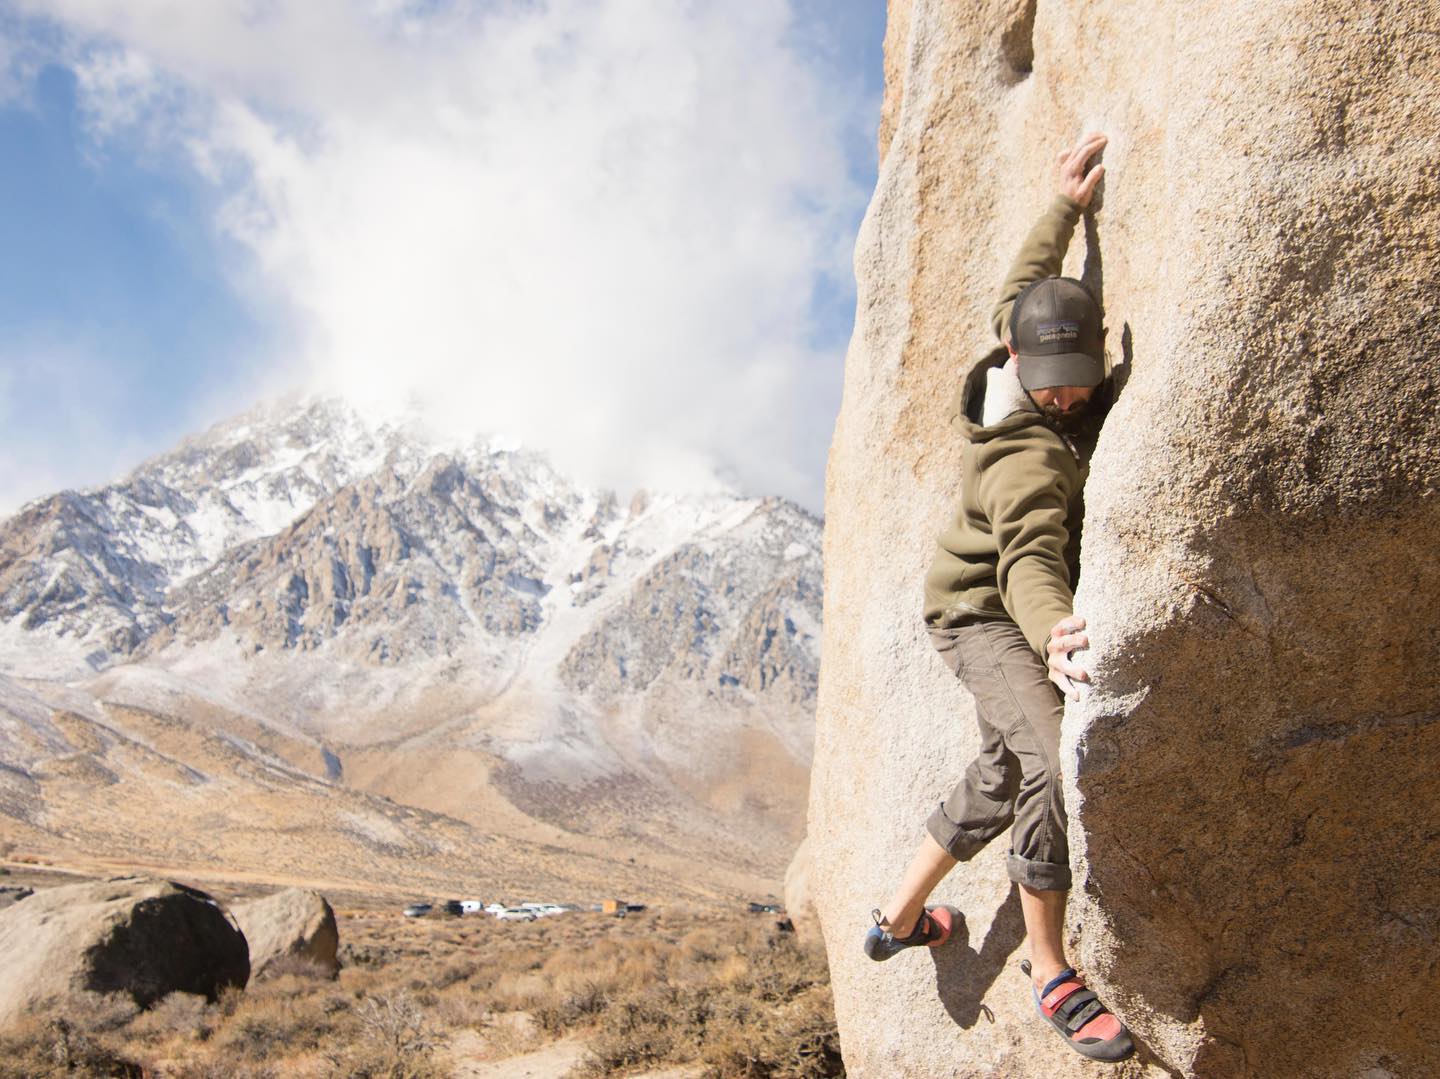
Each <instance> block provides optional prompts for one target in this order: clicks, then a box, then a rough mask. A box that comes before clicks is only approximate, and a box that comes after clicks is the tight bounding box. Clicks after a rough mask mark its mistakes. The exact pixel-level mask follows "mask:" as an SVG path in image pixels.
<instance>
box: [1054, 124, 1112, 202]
mask: <svg viewBox="0 0 1440 1079" xmlns="http://www.w3.org/2000/svg"><path fill="white" fill-rule="evenodd" d="M1109 141H1110V140H1109V138H1107V137H1106V136H1105V135H1102V134H1101V133H1100V132H1098V131H1091V132H1090V133H1089V134H1087V135H1084V136H1083V137H1082V138H1081V139H1080V141H1079V142H1077V143H1076V144H1075V145H1074V146H1073V147H1072V148H1071V149H1069V150H1061V151H1060V194H1062V195H1065V196H1066V197H1068V198H1072V199H1074V200H1075V201H1076V202H1077V203H1079V204H1080V207H1081V208H1082V209H1083V208H1084V207H1086V206H1089V205H1090V200H1091V199H1092V198H1093V197H1094V195H1095V187H1096V185H1097V184H1099V183H1100V180H1101V179H1102V178H1103V177H1104V175H1105V166H1104V165H1096V166H1095V167H1094V168H1092V169H1090V170H1089V171H1088V172H1087V171H1086V170H1085V163H1086V162H1087V161H1089V160H1090V159H1091V158H1092V157H1094V156H1095V155H1096V154H1098V153H1099V152H1100V151H1101V150H1103V149H1105V144H1106V143H1107V142H1109Z"/></svg>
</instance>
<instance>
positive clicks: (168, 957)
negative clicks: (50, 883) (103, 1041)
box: [0, 877, 250, 1027]
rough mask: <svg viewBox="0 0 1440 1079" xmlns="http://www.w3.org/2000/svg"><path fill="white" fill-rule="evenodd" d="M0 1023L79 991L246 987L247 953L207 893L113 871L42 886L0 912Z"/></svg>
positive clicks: (142, 997) (154, 994)
mask: <svg viewBox="0 0 1440 1079" xmlns="http://www.w3.org/2000/svg"><path fill="white" fill-rule="evenodd" d="M0 957H3V965H0V1027H4V1026H6V1025H8V1024H10V1023H12V1022H14V1021H15V1020H16V1019H18V1018H20V1017H21V1016H22V1015H25V1014H27V1013H31V1012H38V1011H43V1010H44V1009H45V1008H46V1007H47V1006H48V1005H49V1004H50V1003H53V1002H56V1001H59V1000H63V999H64V998H67V997H69V996H71V995H73V994H78V993H85V992H90V993H125V994H128V995H129V996H130V997H131V998H132V999H133V1000H134V1001H135V1003H136V1004H138V1005H139V1006H140V1007H142V1008H144V1007H148V1006H149V1005H151V1004H153V1003H155V1002H156V1001H157V1000H159V999H160V998H161V997H163V996H165V995H167V994H169V993H176V992H179V993H194V994H197V995H201V996H204V997H206V998H208V999H210V1000H214V999H215V998H216V997H217V996H218V995H219V993H220V991H221V990H222V989H224V988H225V987H226V986H244V985H245V983H246V981H247V980H248V978H249V973H250V960H249V952H248V950H247V948H246V946H245V938H244V937H243V936H242V935H241V933H240V930H239V929H237V928H236V927H235V926H234V925H233V924H232V923H231V922H230V919H229V918H228V917H226V915H225V912H224V911H223V910H222V909H221V908H220V907H219V905H217V904H216V902H215V901H214V900H213V899H211V898H210V897H209V896H208V895H206V894H205V893H204V892H200V891H196V890H195V889H194V888H187V887H185V886H184V885H183V884H175V883H172V882H170V881H163V880H151V879H147V878H144V877H119V878H116V879H115V880H108V881H100V882H96V883H91V884H72V885H67V886H65V887H61V888H47V889H44V890H42V891H40V892H38V893H36V894H35V895H32V896H30V897H28V898H27V899H26V900H25V901H24V902H23V903H16V904H15V905H14V906H12V907H9V908H7V909H5V910H3V911H0Z"/></svg>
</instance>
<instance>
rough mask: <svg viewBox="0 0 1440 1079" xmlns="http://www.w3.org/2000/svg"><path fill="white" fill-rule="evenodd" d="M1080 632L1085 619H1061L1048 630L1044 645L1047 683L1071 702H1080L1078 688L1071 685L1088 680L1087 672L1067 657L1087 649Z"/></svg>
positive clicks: (1075, 616) (1072, 617)
mask: <svg viewBox="0 0 1440 1079" xmlns="http://www.w3.org/2000/svg"><path fill="white" fill-rule="evenodd" d="M1084 629H1085V619H1083V618H1081V617H1080V616H1079V615H1078V614H1072V615H1071V616H1070V617H1069V618H1062V619H1060V621H1058V622H1056V623H1055V628H1054V629H1052V630H1051V631H1050V640H1049V642H1048V643H1047V644H1046V646H1045V647H1046V656H1045V666H1046V667H1048V668H1049V673H1050V681H1052V682H1054V683H1055V684H1056V685H1057V686H1059V687H1060V691H1061V692H1062V693H1064V694H1065V696H1067V697H1069V698H1070V699H1071V700H1072V701H1078V700H1079V699H1080V687H1079V686H1077V685H1076V684H1075V683H1076V682H1088V681H1090V674H1089V672H1088V671H1086V670H1085V668H1084V667H1082V666H1080V664H1078V663H1076V662H1074V661H1073V660H1072V659H1071V658H1070V653H1071V652H1074V651H1075V650H1077V649H1080V648H1089V647H1090V638H1089V637H1088V636H1086V635H1085V633H1083V632H1082V631H1083V630H1084Z"/></svg>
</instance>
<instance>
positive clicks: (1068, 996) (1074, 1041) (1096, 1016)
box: [1020, 961, 1135, 1064]
mask: <svg viewBox="0 0 1440 1079" xmlns="http://www.w3.org/2000/svg"><path fill="white" fill-rule="evenodd" d="M1020 969H1021V970H1023V971H1024V972H1025V973H1026V975H1029V973H1030V963H1029V962H1028V961H1026V962H1024V963H1021V964H1020ZM1031 992H1033V993H1034V995H1035V1007H1036V1008H1037V1009H1039V1012H1040V1014H1041V1016H1043V1017H1044V1018H1045V1019H1046V1020H1047V1021H1048V1022H1049V1023H1050V1025H1051V1026H1052V1027H1054V1028H1055V1029H1056V1030H1057V1031H1058V1032H1059V1034H1060V1037H1062V1038H1064V1039H1065V1044H1066V1045H1068V1046H1070V1048H1071V1049H1074V1050H1075V1052H1077V1053H1079V1054H1080V1055H1081V1056H1085V1057H1089V1058H1090V1059H1091V1060H1103V1061H1106V1062H1108V1063H1112V1064H1113V1063H1115V1062H1117V1061H1121V1060H1124V1059H1125V1058H1126V1057H1128V1056H1130V1055H1131V1054H1132V1053H1134V1052H1135V1043H1134V1042H1133V1041H1131V1040H1130V1032H1129V1031H1128V1030H1126V1029H1125V1024H1124V1023H1122V1022H1120V1020H1119V1018H1118V1017H1116V1016H1115V1014H1114V1013H1113V1012H1111V1011H1110V1009H1109V1008H1107V1007H1105V1005H1104V1004H1102V1003H1100V998H1099V997H1097V996H1096V995H1095V992H1094V990H1092V989H1086V988H1085V980H1084V979H1083V978H1081V977H1080V975H1078V974H1076V973H1075V971H1074V970H1072V969H1071V968H1069V967H1066V968H1065V969H1064V970H1062V971H1061V972H1060V973H1059V974H1058V975H1056V976H1055V977H1054V978H1051V979H1050V981H1049V982H1047V983H1046V985H1045V988H1044V989H1035V988H1034V987H1033V986H1032V988H1031Z"/></svg>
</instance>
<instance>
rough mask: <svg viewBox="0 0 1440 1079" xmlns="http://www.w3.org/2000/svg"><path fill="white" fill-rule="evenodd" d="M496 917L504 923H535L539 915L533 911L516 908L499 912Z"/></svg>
mask: <svg viewBox="0 0 1440 1079" xmlns="http://www.w3.org/2000/svg"><path fill="white" fill-rule="evenodd" d="M495 917H496V918H498V919H500V921H502V922H533V921H534V920H535V919H536V918H537V917H539V915H537V914H536V913H535V912H534V911H533V910H520V909H518V908H516V909H512V910H502V911H499V912H498V913H497V914H496V915H495Z"/></svg>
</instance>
